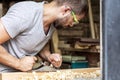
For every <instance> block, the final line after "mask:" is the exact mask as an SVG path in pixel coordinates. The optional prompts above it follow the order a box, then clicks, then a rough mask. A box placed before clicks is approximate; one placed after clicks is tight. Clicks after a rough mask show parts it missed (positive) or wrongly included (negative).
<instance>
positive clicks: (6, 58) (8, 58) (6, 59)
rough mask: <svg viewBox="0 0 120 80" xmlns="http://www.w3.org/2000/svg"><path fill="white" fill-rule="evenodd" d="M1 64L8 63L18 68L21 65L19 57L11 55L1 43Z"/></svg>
mask: <svg viewBox="0 0 120 80" xmlns="http://www.w3.org/2000/svg"><path fill="white" fill-rule="evenodd" d="M0 64H4V65H7V66H9V67H12V68H15V69H18V67H19V59H17V58H15V57H13V56H12V55H10V54H9V53H8V52H7V51H6V50H5V48H4V47H3V46H2V45H0Z"/></svg>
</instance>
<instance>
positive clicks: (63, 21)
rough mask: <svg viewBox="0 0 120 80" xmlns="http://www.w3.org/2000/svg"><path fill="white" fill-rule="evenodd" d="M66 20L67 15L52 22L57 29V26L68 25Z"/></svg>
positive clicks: (64, 26) (63, 26)
mask: <svg viewBox="0 0 120 80" xmlns="http://www.w3.org/2000/svg"><path fill="white" fill-rule="evenodd" d="M67 20H68V17H64V18H60V19H57V20H56V21H55V22H54V26H55V28H57V29H59V28H66V27H67V26H68V25H66V24H67Z"/></svg>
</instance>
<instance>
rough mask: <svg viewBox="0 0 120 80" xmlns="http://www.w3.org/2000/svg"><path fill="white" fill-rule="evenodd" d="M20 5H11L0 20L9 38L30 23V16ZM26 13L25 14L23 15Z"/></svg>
mask: <svg viewBox="0 0 120 80" xmlns="http://www.w3.org/2000/svg"><path fill="white" fill-rule="evenodd" d="M26 12H27V11H24V9H23V7H21V6H20V5H15V6H12V7H11V8H10V9H9V10H8V12H7V13H6V15H5V16H3V17H2V18H1V21H2V23H3V25H4V27H5V29H6V31H7V32H8V34H9V35H10V37H11V38H14V37H16V36H17V35H18V34H20V33H21V32H23V31H24V30H25V29H27V27H28V26H29V25H30V17H29V16H28V15H27V13H26ZM25 15H27V16H25Z"/></svg>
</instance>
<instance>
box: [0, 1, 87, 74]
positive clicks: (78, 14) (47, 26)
mask: <svg viewBox="0 0 120 80" xmlns="http://www.w3.org/2000/svg"><path fill="white" fill-rule="evenodd" d="M86 9H87V1H86V0H53V1H52V2H50V3H45V2H39V3H36V2H33V1H24V2H19V3H16V4H15V5H13V6H12V7H11V8H10V9H9V10H8V12H7V14H6V15H5V16H3V17H2V18H1V20H0V71H1V72H10V71H14V70H18V71H29V70H32V67H33V65H34V63H35V62H36V60H37V58H36V57H35V55H37V54H38V52H40V53H39V55H40V57H42V58H43V59H44V60H46V61H49V62H50V63H51V64H52V65H53V66H55V67H60V66H61V63H62V60H61V56H60V55H59V54H58V53H52V54H51V53H50V51H49V50H48V47H44V46H45V45H46V44H47V42H48V40H49V39H50V37H51V36H52V33H53V32H54V30H55V28H57V27H58V26H63V27H65V28H66V27H69V26H71V27H72V26H73V25H74V24H76V23H79V20H80V19H82V18H83V17H84V16H85V14H86Z"/></svg>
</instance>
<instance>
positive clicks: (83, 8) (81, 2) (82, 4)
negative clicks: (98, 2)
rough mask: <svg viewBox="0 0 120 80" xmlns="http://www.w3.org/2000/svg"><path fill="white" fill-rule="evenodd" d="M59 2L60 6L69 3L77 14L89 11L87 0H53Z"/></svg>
mask: <svg viewBox="0 0 120 80" xmlns="http://www.w3.org/2000/svg"><path fill="white" fill-rule="evenodd" d="M53 1H55V2H56V3H57V5H58V6H61V5H68V6H69V7H71V8H72V10H73V11H74V12H75V14H77V15H80V14H83V13H84V14H85V15H86V14H87V13H88V4H87V0H53Z"/></svg>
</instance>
